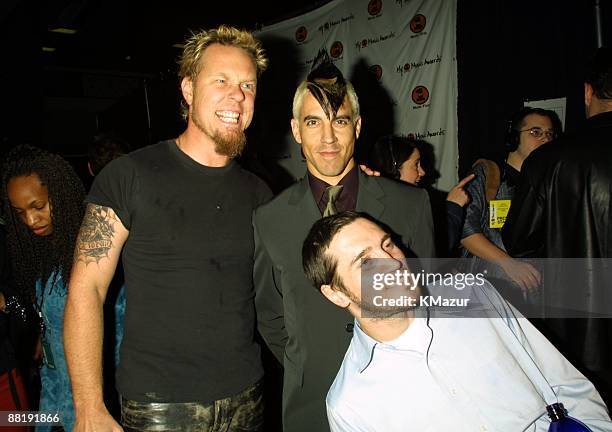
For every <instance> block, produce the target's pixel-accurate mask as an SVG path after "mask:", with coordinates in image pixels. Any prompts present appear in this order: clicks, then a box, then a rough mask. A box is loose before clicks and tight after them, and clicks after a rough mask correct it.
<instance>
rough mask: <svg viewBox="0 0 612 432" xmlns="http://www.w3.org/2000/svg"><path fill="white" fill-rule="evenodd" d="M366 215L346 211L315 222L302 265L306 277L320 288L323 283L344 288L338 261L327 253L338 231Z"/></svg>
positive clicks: (306, 241) (306, 244) (305, 248)
mask: <svg viewBox="0 0 612 432" xmlns="http://www.w3.org/2000/svg"><path fill="white" fill-rule="evenodd" d="M360 218H365V215H364V214H362V213H359V212H355V211H344V212H341V213H338V214H335V215H332V216H327V217H324V218H323V219H319V220H318V221H316V222H315V223H314V225H313V226H312V228H310V232H309V233H308V236H306V240H304V244H303V246H302V267H303V268H304V273H305V274H306V278H307V279H308V280H309V281H310V282H311V283H312V284H313V285H314V287H315V288H316V289H317V290H319V289H320V288H321V285H332V286H334V287H336V288H338V289H340V290H341V291H342V290H344V285H343V283H342V279H341V278H340V276H339V275H338V274H337V273H336V269H337V267H338V261H337V260H336V259H335V258H333V257H331V256H329V255H328V254H327V249H328V248H329V245H330V243H331V242H332V240H333V239H334V237H335V236H336V234H338V232H339V231H340V230H341V229H342V228H344V227H346V226H347V225H350V224H351V223H353V222H354V221H355V220H357V219H360Z"/></svg>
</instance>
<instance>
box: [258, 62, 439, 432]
mask: <svg viewBox="0 0 612 432" xmlns="http://www.w3.org/2000/svg"><path fill="white" fill-rule="evenodd" d="M361 124H362V120H361V117H360V116H359V101H358V99H357V95H356V93H355V90H354V88H353V86H352V85H351V83H350V82H348V81H346V80H345V79H344V77H343V76H342V73H341V72H340V71H339V70H338V68H336V66H334V65H333V63H331V61H330V60H329V57H328V56H327V54H326V53H321V54H320V55H319V57H318V58H317V60H315V62H314V65H313V69H312V71H311V72H310V74H309V75H308V77H307V78H306V80H304V81H303V82H302V83H301V84H300V85H299V86H298V88H297V90H296V92H295V96H294V99H293V118H292V119H291V129H292V132H293V136H294V137H295V140H296V141H297V142H298V143H299V144H300V145H301V146H302V153H303V155H304V157H305V159H306V166H307V169H308V171H307V174H306V176H304V178H303V179H301V180H300V181H298V182H297V183H296V184H294V185H293V186H291V187H289V188H288V189H287V190H285V191H284V192H282V193H281V194H280V195H278V196H277V197H276V198H275V199H274V200H272V201H271V202H269V203H268V204H265V205H264V206H262V207H260V208H258V209H257V210H256V212H255V214H254V217H253V224H254V228H255V269H254V281H255V289H256V299H255V304H256V309H257V320H258V327H259V331H260V333H261V335H262V336H263V338H264V340H265V341H266V343H267V344H268V346H269V347H270V349H271V350H272V352H273V353H274V355H275V356H276V357H277V359H278V360H279V361H280V362H281V363H282V364H283V365H284V383H283V428H284V430H285V431H288V432H296V431H309V432H310V431H325V430H329V425H328V421H327V416H326V409H325V395H326V394H327V391H328V389H329V387H330V385H331V383H332V381H333V380H334V377H335V375H336V373H337V372H338V368H339V367H340V364H341V362H342V358H343V357H344V353H345V352H346V349H347V347H348V344H349V341H350V339H351V332H352V327H353V324H352V322H353V320H352V319H351V316H350V315H349V314H348V313H347V312H346V311H344V310H340V309H336V308H334V307H333V306H332V305H331V304H330V303H329V302H327V301H326V300H325V299H324V298H323V296H321V295H320V294H318V293H316V292H315V291H314V290H313V289H312V288H311V286H310V283H309V282H308V280H307V279H306V277H305V275H304V273H303V271H302V264H301V262H302V261H301V245H302V243H303V241H304V239H305V238H306V235H307V234H308V230H309V229H310V227H311V226H312V224H313V223H314V222H315V221H316V220H318V219H320V218H321V217H322V216H328V215H330V214H335V213H336V212H340V211H344V210H357V211H361V212H365V213H368V214H370V215H371V216H372V217H373V218H375V219H377V220H379V221H380V222H382V223H384V224H385V225H387V226H388V227H389V228H390V229H391V231H392V232H393V233H394V235H395V236H396V240H397V241H398V242H399V243H398V244H402V245H404V246H405V247H406V248H407V250H408V252H409V253H410V252H411V253H412V254H415V255H416V256H418V257H421V258H429V257H433V256H434V242H433V228H432V218H431V210H430V206H429V199H428V197H427V194H426V193H425V192H424V191H423V190H420V189H417V188H413V187H410V186H408V185H404V184H400V183H397V182H393V181H391V180H388V179H384V178H381V177H368V176H366V175H364V174H363V173H361V172H360V171H359V168H358V166H357V164H356V163H355V159H354V157H353V154H354V150H355V141H356V139H357V138H358V137H359V132H360V130H361Z"/></svg>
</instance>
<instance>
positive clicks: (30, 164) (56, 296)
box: [1, 145, 85, 431]
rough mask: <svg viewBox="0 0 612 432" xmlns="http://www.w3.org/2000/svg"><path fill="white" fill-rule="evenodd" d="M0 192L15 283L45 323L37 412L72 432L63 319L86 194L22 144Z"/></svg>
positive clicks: (56, 159)
mask: <svg viewBox="0 0 612 432" xmlns="http://www.w3.org/2000/svg"><path fill="white" fill-rule="evenodd" d="M1 193H2V204H3V210H4V214H5V215H6V219H7V220H6V231H7V243H8V249H9V253H10V255H11V264H12V266H13V272H14V275H15V279H16V283H17V286H18V288H19V289H20V290H21V292H22V294H24V296H27V297H29V298H31V299H32V301H33V302H34V305H35V307H36V309H37V311H38V314H39V316H40V321H41V341H42V354H43V365H42V368H41V370H40V376H41V395H40V406H39V410H40V411H41V412H42V413H55V412H58V413H59V417H60V419H61V422H62V424H63V426H64V429H65V430H67V431H70V430H72V425H73V423H74V408H73V404H72V392H71V390H70V379H69V377H68V371H67V367H66V359H65V357H64V348H63V337H62V332H63V315H64V304H65V301H66V288H67V286H68V278H69V276H70V270H71V267H72V256H73V251H74V244H75V240H76V236H77V234H78V231H79V227H80V223H81V220H82V218H83V213H84V209H85V207H84V204H83V200H84V196H85V191H84V189H83V185H82V183H81V181H80V180H79V178H78V176H77V175H76V173H75V172H74V170H73V169H72V168H71V166H70V165H69V164H68V162H66V161H65V160H64V159H62V158H61V157H60V156H58V155H55V154H51V153H48V152H46V151H44V150H42V149H39V148H36V147H32V146H27V145H22V146H18V147H15V148H14V149H12V150H11V151H10V152H9V153H8V155H7V157H6V159H5V161H4V164H3V168H2V185H1ZM50 429H51V427H50V426H47V427H38V428H37V431H38V430H50Z"/></svg>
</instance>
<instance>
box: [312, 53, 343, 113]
mask: <svg viewBox="0 0 612 432" xmlns="http://www.w3.org/2000/svg"><path fill="white" fill-rule="evenodd" d="M306 85H307V87H308V90H310V93H311V94H312V95H313V96H314V98H315V99H316V100H317V102H319V105H321V108H323V111H324V112H325V115H326V116H327V117H328V118H332V117H333V116H334V115H335V114H336V113H337V112H338V110H339V109H340V107H341V106H342V102H344V98H345V96H346V80H345V79H344V76H343V75H342V72H340V69H338V68H337V67H336V66H335V65H334V64H333V63H332V61H331V59H330V58H329V55H328V54H327V51H326V50H325V49H322V50H320V51H319V53H318V54H317V57H316V58H315V60H314V62H313V64H312V69H311V71H310V73H309V74H308V77H307V78H306Z"/></svg>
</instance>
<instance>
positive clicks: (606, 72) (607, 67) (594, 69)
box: [585, 47, 612, 99]
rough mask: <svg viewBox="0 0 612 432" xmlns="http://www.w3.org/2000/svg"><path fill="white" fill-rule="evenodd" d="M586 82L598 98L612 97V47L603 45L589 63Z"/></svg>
mask: <svg viewBox="0 0 612 432" xmlns="http://www.w3.org/2000/svg"><path fill="white" fill-rule="evenodd" d="M585 82H587V83H588V84H590V85H591V87H593V93H595V96H597V98H598V99H612V49H611V48H609V47H601V48H599V49H598V50H597V52H596V53H595V56H594V57H593V59H592V60H591V61H590V62H589V63H588V65H587V73H586V77H585Z"/></svg>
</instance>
